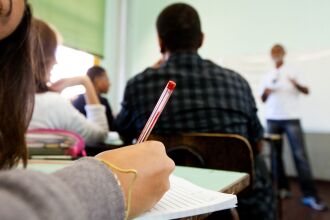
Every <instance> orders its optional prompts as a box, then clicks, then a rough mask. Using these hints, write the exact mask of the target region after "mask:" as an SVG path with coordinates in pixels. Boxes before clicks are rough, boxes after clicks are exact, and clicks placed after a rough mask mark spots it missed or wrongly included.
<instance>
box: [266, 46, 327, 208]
mask: <svg viewBox="0 0 330 220" xmlns="http://www.w3.org/2000/svg"><path fill="white" fill-rule="evenodd" d="M285 54H286V52H285V49H284V47H283V46H282V45H280V44H276V45H274V46H273V47H272V49H271V57H272V59H273V61H274V63H275V68H274V69H273V70H272V71H270V72H269V73H268V74H267V75H266V77H265V79H264V81H263V83H262V88H261V89H262V95H261V100H262V101H263V102H264V103H265V104H266V120H267V130H268V132H269V133H271V134H279V135H282V134H285V135H287V137H288V140H289V143H290V147H291V151H292V155H293V159H294V163H295V167H296V170H297V172H298V176H299V183H300V188H301V191H302V192H303V197H302V203H303V204H304V205H307V206H309V207H311V208H312V209H314V210H318V211H323V210H326V209H327V207H326V205H325V204H324V203H322V202H321V201H320V199H319V197H318V195H317V190H316V188H315V184H314V182H313V177H312V172H311V168H310V164H309V161H308V157H307V152H306V147H305V141H304V135H303V130H302V128H301V123H300V117H301V116H300V114H299V97H300V96H301V94H303V95H308V94H309V88H308V87H307V86H306V83H305V82H304V80H303V77H302V74H301V73H299V72H298V71H296V70H295V69H293V68H291V67H289V66H288V65H287V64H286V63H285V62H284V57H285ZM272 145H273V146H272V170H273V178H274V179H275V181H276V183H277V186H278V188H279V195H280V196H281V198H288V197H290V196H291V191H290V186H289V181H288V179H287V177H286V174H285V169H284V166H283V159H282V151H283V143H282V141H276V142H274V143H273V144H272Z"/></svg>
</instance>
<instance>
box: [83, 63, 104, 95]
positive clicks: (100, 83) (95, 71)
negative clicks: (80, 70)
mask: <svg viewBox="0 0 330 220" xmlns="http://www.w3.org/2000/svg"><path fill="white" fill-rule="evenodd" d="M87 75H88V77H89V78H90V79H91V81H92V82H93V84H94V87H95V90H96V92H97V93H99V94H100V93H107V92H108V90H109V87H110V80H109V78H108V76H107V73H106V71H105V69H103V68H102V67H100V66H93V67H91V68H89V69H88V71H87Z"/></svg>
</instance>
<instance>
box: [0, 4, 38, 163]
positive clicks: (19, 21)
mask: <svg viewBox="0 0 330 220" xmlns="http://www.w3.org/2000/svg"><path fill="white" fill-rule="evenodd" d="M30 26H31V12H30V8H29V6H28V5H26V1H24V0H0V51H1V52H0V169H1V168H10V167H13V166H14V165H16V164H17V163H18V161H19V160H20V159H23V163H24V164H25V165H26V162H27V149H26V143H25V132H26V129H27V127H28V124H29V121H30V119H31V115H32V111H33V103H34V75H33V73H34V72H35V70H34V69H33V65H32V62H31V35H30V33H31V32H30ZM13 97H14V98H13Z"/></svg>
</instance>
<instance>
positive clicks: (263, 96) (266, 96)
mask: <svg viewBox="0 0 330 220" xmlns="http://www.w3.org/2000/svg"><path fill="white" fill-rule="evenodd" d="M268 96H269V94H267V93H266V92H264V93H263V94H262V96H261V101H262V102H266V101H267V99H268Z"/></svg>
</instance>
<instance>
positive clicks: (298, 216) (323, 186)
mask: <svg viewBox="0 0 330 220" xmlns="http://www.w3.org/2000/svg"><path fill="white" fill-rule="evenodd" d="M290 184H291V190H292V192H293V197H292V198H290V199H285V200H282V211H283V217H282V220H330V210H328V211H326V212H317V211H313V210H312V209H310V208H309V207H306V206H304V205H302V204H301V203H300V197H301V193H300V190H299V185H298V182H297V180H296V179H291V180H290ZM316 185H317V189H318V192H319V195H320V197H321V198H322V200H323V201H324V202H325V203H326V204H328V206H330V182H324V181H317V182H316Z"/></svg>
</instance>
